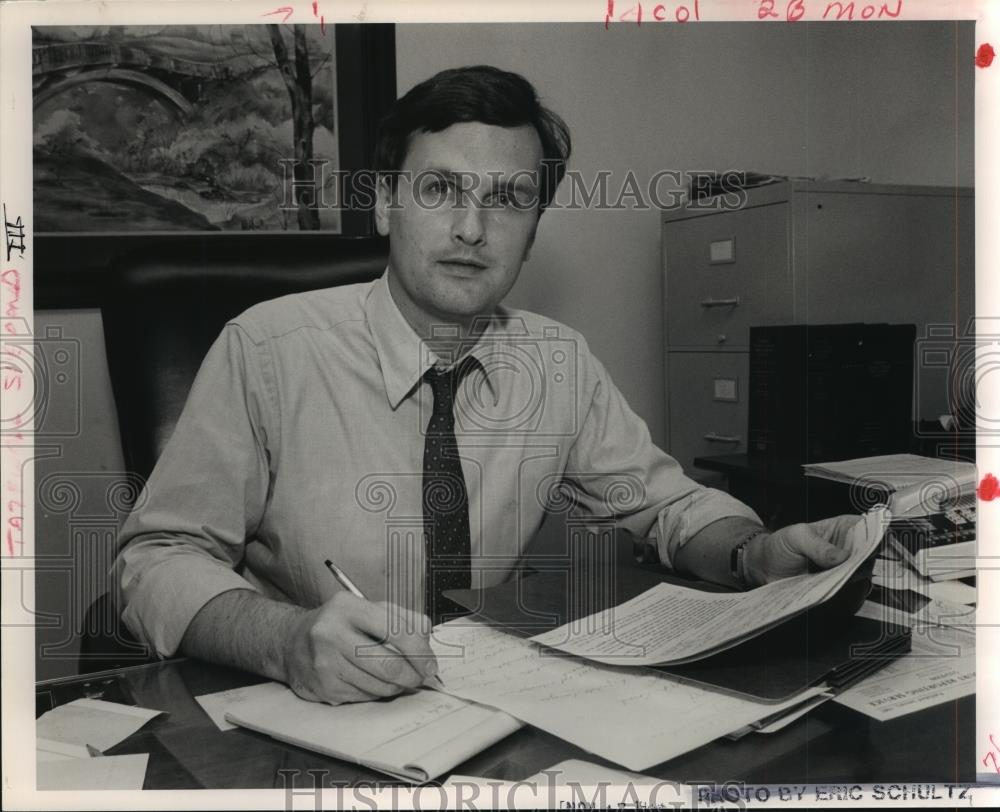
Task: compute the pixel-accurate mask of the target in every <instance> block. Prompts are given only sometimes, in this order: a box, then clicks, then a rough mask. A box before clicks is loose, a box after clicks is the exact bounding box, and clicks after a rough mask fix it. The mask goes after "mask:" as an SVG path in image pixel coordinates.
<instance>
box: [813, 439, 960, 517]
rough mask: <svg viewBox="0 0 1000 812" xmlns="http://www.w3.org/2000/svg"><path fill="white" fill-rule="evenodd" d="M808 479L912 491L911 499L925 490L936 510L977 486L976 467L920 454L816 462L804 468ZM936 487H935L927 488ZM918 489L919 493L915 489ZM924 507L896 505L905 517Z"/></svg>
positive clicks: (895, 510) (930, 507)
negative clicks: (948, 498) (906, 514)
mask: <svg viewBox="0 0 1000 812" xmlns="http://www.w3.org/2000/svg"><path fill="white" fill-rule="evenodd" d="M802 470H803V472H804V473H805V475H806V476H811V477H819V478H821V479H830V480H833V481H834V482H846V483H849V484H853V483H855V482H857V483H861V484H865V485H870V486H873V487H881V488H883V489H884V490H886V491H889V492H896V493H901V492H903V491H908V496H911V497H919V496H920V488H925V490H924V496H925V497H926V499H927V503H926V505H924V507H925V508H926V509H927V510H934V509H936V504H934V502H940V501H941V500H942V499H943V498H946V497H949V496H951V497H953V496H957V495H958V494H959V493H964V492H966V491H967V490H968V489H969V488H970V487H974V486H975V483H976V466H975V465H974V464H973V463H971V462H963V461H961V460H945V459H938V458H937V457H921V456H918V455H917V454H885V455H883V456H880V457H860V458H858V459H853V460H839V461H837V462H814V463H808V464H806V465H803V466H802ZM928 485H933V486H934V487H933V488H927V486H928ZM914 488H916V489H917V490H915V491H914V490H911V489H914ZM918 505H920V499H919V498H917V499H916V500H915V504H912V505H910V504H908V505H901V504H899V503H894V504H892V509H893V514H894V515H897V516H898V515H903V514H904V513H908V512H909V510H906V509H904V508H910V509H914V508H916V507H917V506H918Z"/></svg>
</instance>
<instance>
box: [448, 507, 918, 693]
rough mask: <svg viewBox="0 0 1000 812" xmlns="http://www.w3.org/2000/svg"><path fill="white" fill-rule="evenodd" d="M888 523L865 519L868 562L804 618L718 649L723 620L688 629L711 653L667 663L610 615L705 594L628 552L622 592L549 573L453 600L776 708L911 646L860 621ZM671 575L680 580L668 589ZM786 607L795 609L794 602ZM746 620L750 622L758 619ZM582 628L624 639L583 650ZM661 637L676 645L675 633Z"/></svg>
mask: <svg viewBox="0 0 1000 812" xmlns="http://www.w3.org/2000/svg"><path fill="white" fill-rule="evenodd" d="M885 518H887V517H884V516H882V515H881V514H874V513H873V514H870V515H869V516H868V517H866V519H865V520H864V521H863V522H862V521H861V520H859V536H862V535H864V534H862V533H861V532H860V527H861V526H863V527H864V529H865V531H866V533H867V535H866V536H865V537H864V542H865V544H866V546H865V547H861V545H860V542H859V544H858V547H857V548H856V549H855V556H856V558H858V559H863V560H859V561H857V562H856V563H855V564H854V567H855V568H854V570H853V571H849V570H850V567H851V564H850V563H848V565H847V568H846V570H845V572H844V573H840V574H839V575H838V576H835V578H834V580H831V582H830V589H829V590H828V594H826V595H825V596H823V597H822V598H821V600H819V601H817V602H815V603H813V604H811V605H809V606H807V607H806V608H804V609H802V610H800V611H785V612H784V613H783V611H782V607H781V606H779V607H777V608H776V609H774V610H773V611H772V614H771V615H770V616H769V617H771V618H772V619H771V620H767V621H765V622H763V623H762V624H758V625H755V626H753V628H750V629H744V630H742V631H740V632H739V633H737V634H733V635H730V636H729V637H728V638H726V635H727V634H728V632H727V631H726V630H721V631H718V632H717V633H716V634H715V638H716V639H719V640H724V642H722V643H718V644H713V643H712V640H711V639H710V638H711V637H712V635H711V634H708V633H706V632H705V627H707V626H708V625H710V623H711V622H713V621H714V620H715V619H716V618H712V619H711V620H706V621H702V622H698V623H694V624H692V626H691V628H690V629H688V630H686V631H687V632H688V636H689V637H690V638H691V639H692V640H694V641H695V642H694V643H693V644H692V645H693V646H694V647H695V648H697V647H699V646H700V647H701V648H702V653H701V654H700V655H699V654H695V655H693V656H678V657H675V658H673V659H670V660H668V659H667V658H662V659H660V658H659V654H658V653H657V651H656V650H655V649H653V648H652V647H651V646H649V647H637V649H636V655H635V656H628V652H627V651H626V650H624V649H627V646H623V645H622V638H625V637H626V636H627V633H628V631H629V628H630V627H628V626H627V625H620V624H617V623H615V622H614V619H613V616H612V615H610V614H609V612H611V611H612V610H614V609H616V608H621V607H622V606H628V605H629V604H630V603H634V602H635V601H641V600H646V601H647V604H650V603H652V602H653V601H654V600H656V595H655V591H656V590H661V591H663V592H664V593H666V592H668V590H683V591H684V592H685V593H694V592H697V591H698V590H694V589H691V588H690V587H683V586H678V585H677V584H676V581H677V580H678V579H676V578H673V579H670V578H668V577H667V576H664V575H663V574H661V573H655V572H650V571H648V570H645V569H643V568H641V567H639V566H638V565H637V564H636V563H635V561H634V560H632V559H631V556H629V555H626V554H624V551H623V548H622V547H621V546H619V548H618V550H617V552H616V556H617V558H616V561H615V565H614V566H613V567H608V566H606V565H605V567H604V569H606V570H608V571H613V572H614V574H615V580H614V584H613V586H612V585H608V588H605V589H590V590H583V591H575V590H571V589H569V588H568V578H567V577H566V575H567V574H566V573H562V572H544V573H538V574H535V575H530V576H527V577H524V578H522V579H520V580H517V581H512V582H508V583H505V584H500V585H498V586H495V587H491V588H488V589H485V590H455V591H452V592H450V593H449V595H450V596H451V597H452V599H453V600H455V601H456V602H458V603H459V604H461V605H463V606H465V607H466V608H468V609H470V611H474V612H475V613H476V614H477V616H478V617H480V618H482V619H483V620H484V621H485V622H488V623H489V624H490V625H492V626H494V627H496V628H500V629H503V630H505V631H509V632H513V633H516V634H519V635H521V636H530V637H531V639H532V640H534V641H536V642H539V643H542V644H543V645H550V646H552V647H553V648H556V649H559V650H561V651H565V652H568V653H572V654H578V655H580V656H584V657H587V658H589V659H594V660H596V661H598V662H605V663H609V664H614V665H638V666H653V667H656V668H657V669H658V670H661V671H663V672H666V673H668V674H672V675H676V676H678V677H681V678H684V679H685V680H689V681H692V682H696V683H700V684H703V685H707V686H711V687H714V688H718V689H722V690H726V691H730V692H735V693H740V694H744V695H747V696H752V697H755V698H759V699H765V700H768V701H775V700H779V699H782V698H787V697H789V696H792V695H794V694H796V693H797V692H799V691H801V690H802V689H804V688H806V687H808V686H810V685H815V684H819V683H821V682H824V681H827V678H829V679H828V681H829V684H830V687H831V688H832V689H834V690H837V689H838V688H842V687H846V686H847V685H849V684H851V683H852V682H853V681H854V680H856V679H860V678H862V677H864V676H865V675H867V674H869V673H871V672H872V671H873V670H876V669H877V668H879V667H881V666H883V665H885V664H886V663H888V662H889V661H890V660H892V659H894V658H895V657H898V656H900V655H901V654H903V653H905V652H906V651H907V650H908V649H909V630H908V629H907V628H905V627H903V626H896V625H892V624H882V623H880V622H878V621H874V620H868V619H865V618H857V617H852V615H853V614H854V612H855V611H856V610H857V609H858V607H859V606H860V605H861V603H862V602H863V601H864V598H865V596H866V595H867V594H868V591H869V590H870V587H871V581H870V573H871V569H870V566H868V562H869V559H870V557H871V555H872V554H873V553H874V551H875V549H876V547H877V546H878V539H879V538H880V535H881V532H880V528H881V526H882V523H884V519H885ZM862 564H864V566H862ZM597 569H601V568H600V567H598V568H597ZM823 575H824V574H822V573H817V574H815V575H806V576H801V577H802V578H804V579H809V578H815V579H820V578H822V577H823ZM665 578H667V580H668V581H670V580H672V581H674V582H675V583H667V582H665ZM791 580H793V579H785V581H791ZM781 583H782V582H776V584H781ZM771 586H773V585H771ZM767 589H768V588H767V587H763V588H760V589H758V590H753V591H752V592H750V593H720V592H719V591H718V589H716V590H715V591H714V596H718V597H720V598H726V597H727V596H731V597H733V598H734V599H736V600H739V599H740V598H743V597H744V596H751V595H752V594H753V592H757V593H758V596H759V597H758V598H757V603H758V604H759V603H761V602H762V600H763V602H765V603H766V602H768V601H767V599H768V596H767V595H765V594H764V593H766V592H767ZM701 594H702V596H703V597H704V596H705V595H706V594H710V592H709V590H704V591H702V593H701ZM714 596H713V597H714ZM685 597H687V596H686V595H684V596H682V597H681V599H680V600H684V598H685ZM667 599H668V600H669V599H670V598H669V597H668V598H667ZM691 599H692V600H694V599H695V598H691ZM709 606H711V604H709ZM784 608H785V610H788V609H789V608H794V607H793V604H792V603H791V602H790V601H787V600H786V601H785V604H784ZM727 609H728V611H729V613H730V614H731V615H736V614H738V613H739V604H734V605H733V607H728V606H727ZM640 614H644V615H645V616H647V617H649V616H651V615H650V612H649V611H647V609H646V608H645V607H641V608H640ZM652 617H653V618H654V621H655V622H654V623H653V625H656V624H660V627H661V628H663V620H662V618H658V617H656V616H655V615H652ZM664 617H668V615H664ZM773 618H777V620H774V619H773ZM741 620H743V622H744V623H745V624H746V625H751V622H750V621H749V620H745V619H741ZM574 628H576V629H579V630H581V633H586V632H587V631H588V630H590V631H591V632H592V630H594V629H604V630H607V629H609V628H614V630H615V633H614V634H613V635H612V634H603V635H602V634H593V633H591V638H592V639H591V640H590V641H587V642H586V643H585V644H584V646H580V647H576V650H574V645H573V631H572V630H573V629H574ZM540 632H541V633H540ZM678 635H681V636H683V635H682V630H678ZM661 636H662V637H665V638H668V637H673V636H674V635H673V633H671V634H664V635H661ZM626 642H627V641H626ZM667 645H669V643H668V644H667ZM587 646H589V648H587ZM640 648H641V650H640ZM609 650H611V651H613V653H614V654H615V656H614V658H611V657H604V655H605V654H606V653H607V652H608V651H609ZM664 650H668V649H667V648H663V649H661V650H660V652H662V651H664ZM674 650H675V651H680V650H681V649H679V648H678V649H674ZM595 652H596V654H595ZM650 652H652V653H650ZM602 657H603V658H602Z"/></svg>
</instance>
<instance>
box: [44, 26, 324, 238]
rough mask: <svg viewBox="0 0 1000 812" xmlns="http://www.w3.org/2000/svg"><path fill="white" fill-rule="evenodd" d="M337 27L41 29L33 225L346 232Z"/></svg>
mask: <svg viewBox="0 0 1000 812" xmlns="http://www.w3.org/2000/svg"><path fill="white" fill-rule="evenodd" d="M332 29H333V27H332V26H329V27H326V28H321V26H319V25H281V26H278V25H212V26H208V25H204V26H179V25H175V26H158V27H150V26H102V27H82V26H55V27H36V28H34V29H33V40H32V45H33V48H32V81H33V108H34V118H33V145H34V149H33V154H34V223H35V230H36V231H37V232H63V233H65V232H105V233H109V232H156V231H177V230H182V231H215V230H221V231H240V230H242V231H247V230H265V231H299V230H323V231H327V232H334V233H338V232H339V231H340V227H341V220H340V213H339V211H338V210H337V209H336V208H333V207H330V206H323V205H317V202H316V201H317V200H318V201H326V200H330V199H335V192H331V191H330V190H324V191H323V192H321V193H319V194H318V195H317V196H316V197H314V198H310V197H309V195H308V193H299V195H298V197H297V198H296V199H293V198H292V179H293V173H294V175H295V176H296V177H298V178H299V179H300V180H301V179H302V178H305V177H308V178H309V179H311V178H312V177H313V169H312V168H311V167H313V166H316V165H318V164H319V163H322V162H324V161H325V164H323V170H322V171H317V172H316V176H317V177H319V178H321V179H322V182H324V183H327V184H330V183H332V182H333V181H334V179H335V170H336V169H337V168H338V152H337V143H338V131H337V128H338V122H337V121H336V110H337V100H336V98H335V95H336V75H335V73H336V55H335V53H334V39H335V38H334V36H333V30H332ZM310 161H312V162H313V163H309V162H310ZM306 172H308V176H307V175H305V174H304V173H306ZM297 188H298V189H299V190H301V189H304V188H305V189H307V188H308V186H307V184H304V183H300V184H298V185H297Z"/></svg>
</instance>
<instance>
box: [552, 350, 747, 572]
mask: <svg viewBox="0 0 1000 812" xmlns="http://www.w3.org/2000/svg"><path fill="white" fill-rule="evenodd" d="M579 342H580V344H581V345H582V347H583V351H582V352H581V353H580V354H579V355H580V358H581V359H582V360H581V364H582V366H581V370H580V372H581V374H580V383H581V386H580V392H581V396H582V398H583V402H582V403H581V411H580V413H581V414H583V415H584V418H583V420H582V422H581V426H580V432H579V434H578V436H577V438H576V441H575V443H574V445H573V448H572V449H571V451H570V455H569V460H568V464H567V471H566V477H565V478H566V480H567V481H568V482H569V484H570V485H571V486H572V490H573V498H574V499H575V501H576V502H577V504H578V506H579V507H581V508H582V509H584V510H585V511H586V512H587V513H589V514H590V515H593V516H599V517H612V518H614V519H615V522H616V524H617V525H618V526H620V527H624V528H625V529H626V530H628V531H629V532H631V533H632V534H633V535H634V536H637V537H638V538H641V539H650V540H655V542H656V548H657V551H658V553H659V556H660V561H661V562H662V563H663V564H665V565H666V566H668V567H671V568H673V562H674V558H675V556H676V554H677V551H678V550H679V549H680V547H681V546H683V545H684V544H686V543H687V542H688V541H689V540H690V539H691V538H692V537H693V536H695V535H696V534H697V533H698V532H699V531H700V530H702V529H703V528H704V527H707V526H708V525H710V524H712V523H713V522H716V521H718V520H719V519H724V518H728V517H734V516H735V517H741V518H745V519H748V520H750V521H754V522H758V523H759V522H760V518H759V517H758V516H757V514H756V513H755V512H754V511H753V510H752V509H751V508H749V507H748V506H747V505H745V504H744V503H743V502H740V501H739V500H737V499H734V498H733V497H732V496H730V495H729V494H727V493H724V492H722V491H719V490H716V489H714V488H706V487H704V486H703V485H700V484H698V483H697V482H695V481H694V480H692V479H690V478H689V477H687V476H686V475H685V474H684V471H683V470H682V468H681V466H680V464H679V463H678V462H677V460H675V459H674V458H673V457H671V456H669V455H668V454H666V453H665V452H664V451H662V450H661V449H660V448H658V447H657V446H656V445H654V444H653V441H652V438H651V437H650V436H649V429H648V428H647V427H646V424H645V422H643V420H642V419H641V418H640V417H639V416H638V415H636V414H635V413H634V412H633V411H632V410H631V409H630V408H629V406H628V403H627V402H626V401H625V398H624V397H623V396H622V394H621V392H619V391H618V388H617V387H616V386H615V385H614V383H613V382H612V381H611V378H610V376H609V375H608V373H607V371H606V370H605V369H604V367H603V365H602V364H601V363H600V361H598V360H597V359H596V358H594V357H593V356H592V355H591V354H590V353H589V351H587V350H586V345H585V343H584V342H583V339H582V338H581V339H579Z"/></svg>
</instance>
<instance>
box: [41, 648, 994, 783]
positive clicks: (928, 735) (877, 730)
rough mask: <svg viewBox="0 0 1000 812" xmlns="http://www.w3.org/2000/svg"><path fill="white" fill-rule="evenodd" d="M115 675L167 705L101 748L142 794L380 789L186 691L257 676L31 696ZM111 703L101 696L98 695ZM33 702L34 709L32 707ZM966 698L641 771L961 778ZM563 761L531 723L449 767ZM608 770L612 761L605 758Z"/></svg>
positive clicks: (837, 716)
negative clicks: (213, 716) (288, 785)
mask: <svg viewBox="0 0 1000 812" xmlns="http://www.w3.org/2000/svg"><path fill="white" fill-rule="evenodd" d="M102 677H105V678H111V679H114V680H115V683H114V684H115V685H117V686H118V687H120V688H121V690H122V692H123V693H124V694H125V696H126V697H127V698H130V699H132V700H134V701H135V702H136V704H138V705H140V706H142V707H146V708H155V709H157V710H164V711H168V713H167V714H165V715H163V716H160V717H157V718H156V719H153V720H152V721H151V722H149V723H148V724H147V725H146V726H145V727H143V728H142V729H141V730H140V731H139V732H138V733H136V734H134V735H133V736H131V737H130V738H128V739H126V740H125V741H124V742H122V743H121V744H119V745H118V746H117V747H114V748H113V749H111V750H109V751H108V753H109V755H117V754H123V753H149V754H150V759H149V766H148V769H147V772H146V783H145V789H197V788H205V789H250V788H257V789H259V788H267V789H269V788H273V787H278V788H283V787H284V786H285V784H284V783H283V778H282V776H281V775H280V774H279V771H280V770H292V771H294V770H299V771H301V772H300V773H299V774H298V775H297V776H295V778H294V780H295V786H297V787H300V788H311V787H312V786H313V784H312V781H313V778H312V777H311V776H310V775H307V774H306V772H305V771H306V770H320V771H322V776H323V778H322V783H323V785H324V786H333V785H337V784H340V785H343V784H345V783H346V784H357V783H358V782H368V783H372V782H374V783H378V784H379V785H385V786H388V785H391V784H393V783H396V782H395V781H393V780H392V779H390V778H389V777H387V776H385V775H382V774H381V773H376V772H373V771H371V770H367V769H364V768H363V767H359V766H357V765H355V764H350V763H347V762H343V761H338V760H335V759H331V758H327V757H325V756H322V755H319V754H317V753H312V752H310V751H308V750H303V749H300V748H298V747H294V746H292V745H287V744H283V743H281V742H278V741H275V740H273V739H270V738H268V737H267V736H263V735H260V734H257V733H253V732H251V731H248V730H243V729H236V730H231V731H226V732H221V731H219V730H218V728H216V726H215V724H214V723H213V722H212V721H211V720H210V719H209V718H208V716H207V715H206V714H205V713H204V712H203V711H202V710H201V706H200V705H198V703H197V702H195V700H194V697H195V696H199V695H201V694H207V693H212V692H215V691H222V690H225V689H228V688H235V687H238V686H242V685H250V684H253V683H255V682H260V681H261V680H260V678H259V677H255V676H253V675H249V674H244V673H241V672H238V671H233V670H231V669H227V668H222V667H219V666H214V665H209V664H207V663H204V662H201V661H198V660H172V661H168V662H163V663H156V664H152V665H144V666H136V667H133V668H125V669H122V670H120V671H116V672H104V674H102V675H97V674H91V675H88V676H87V677H79V678H72V679H63V680H53V681H49V682H45V683H39V685H38V689H39V691H40V692H41V696H42V698H45V697H55V699H56V701H58V702H62V701H66V700H67V699H70V698H73V696H74V695H79V693H78V691H79V689H80V687H81V686H82V685H83V684H84V683H90V684H91V685H94V684H96V683H99V682H100V681H101V678H102ZM109 698H111V696H109ZM41 709H44V707H42V708H41ZM974 735H975V699H974V697H966V698H964V699H962V700H959V701H957V702H949V703H947V704H944V705H938V706H936V707H934V708H930V709H927V710H925V711H922V712H920V713H916V714H913V715H910V716H904V717H902V718H900V719H897V720H894V721H890V722H877V721H875V720H873V719H869V718H868V717H866V716H863V715H861V714H858V713H855V712H853V711H850V710H848V709H847V708H844V707H841V706H839V705H835V704H833V703H826V704H825V705H823V706H821V707H820V708H819V709H817V710H815V711H813V712H812V713H810V714H808V715H807V716H806V717H804V718H802V719H799V720H797V721H796V722H794V723H792V724H791V725H789V726H788V727H787V728H785V729H784V730H782V731H779V732H778V733H773V734H770V735H762V734H752V735H750V736H746V737H744V738H743V739H741V740H740V741H736V742H732V741H728V740H725V739H721V740H718V741H715V742H712V743H710V744H707V745H705V746H704V747H701V748H699V749H697V750H694V751H692V752H690V753H687V754H686V755H683V756H680V757H678V758H675V759H672V760H671V761H668V762H665V763H663V764H661V765H658V766H657V767H655V768H653V769H651V770H647V771H646V772H647V773H648V774H650V775H653V776H656V777H659V778H663V779H669V780H673V781H687V782H697V783H705V782H711V781H715V782H717V783H720V784H721V783H725V782H727V781H746V782H749V783H753V784H793V783H795V784H826V783H841V784H843V783H872V782H874V783H889V782H927V781H931V782H971V781H974V780H975V763H974V758H975V757H974V752H973V744H974V741H973V739H974ZM569 758H580V759H586V760H588V761H592V762H596V763H607V762H604V761H603V760H602V759H600V758H597V757H596V756H592V755H590V754H589V753H586V752H585V751H583V750H581V749H580V748H578V747H574V746H573V745H570V744H568V743H566V742H564V741H562V740H561V739H557V738H556V737H554V736H551V735H549V734H547V733H544V732H542V731H540V730H536V729H534V728H524V729H522V730H520V731H518V732H517V733H515V734H513V735H512V736H509V737H508V738H506V739H504V740H503V741H501V742H499V743H497V744H496V745H494V746H493V747H491V748H489V749H487V750H485V751H484V752H482V753H480V754H478V755H477V756H475V757H474V758H472V759H470V760H469V761H467V762H465V763H464V764H461V765H459V766H458V767H457V768H456V773H460V774H464V775H479V776H484V777H487V778H494V779H507V780H519V779H523V778H526V777H528V776H529V775H532V774H534V773H536V772H538V771H539V770H542V769H545V768H547V767H551V766H552V765H554V764H556V763H558V762H559V761H562V760H564V759H569ZM608 766H614V765H610V764H609V765H608Z"/></svg>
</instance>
